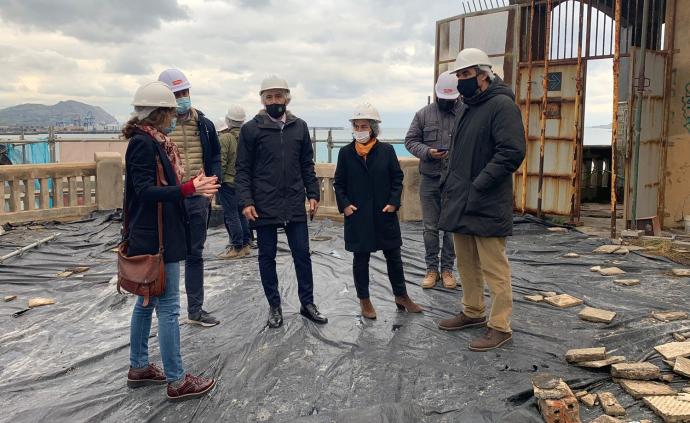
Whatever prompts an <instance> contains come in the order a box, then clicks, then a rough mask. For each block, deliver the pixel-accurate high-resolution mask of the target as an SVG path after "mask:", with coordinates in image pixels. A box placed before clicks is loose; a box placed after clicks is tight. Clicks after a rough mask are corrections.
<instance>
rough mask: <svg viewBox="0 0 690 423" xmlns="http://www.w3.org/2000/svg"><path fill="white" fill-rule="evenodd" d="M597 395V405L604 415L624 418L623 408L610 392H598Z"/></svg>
mask: <svg viewBox="0 0 690 423" xmlns="http://www.w3.org/2000/svg"><path fill="white" fill-rule="evenodd" d="M597 395H598V397H599V403H601V408H603V409H604V413H606V415H608V416H614V417H618V416H625V408H623V406H622V405H620V403H619V402H618V400H617V399H616V397H615V396H613V394H612V393H611V392H599V394H597Z"/></svg>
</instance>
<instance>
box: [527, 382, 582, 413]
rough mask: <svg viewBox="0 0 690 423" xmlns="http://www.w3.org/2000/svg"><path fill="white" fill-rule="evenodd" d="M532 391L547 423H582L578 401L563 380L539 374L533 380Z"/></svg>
mask: <svg viewBox="0 0 690 423" xmlns="http://www.w3.org/2000/svg"><path fill="white" fill-rule="evenodd" d="M532 389H533V391H534V397H535V398H537V405H538V407H539V411H540V412H541V414H542V417H543V418H544V421H545V422H546V423H581V420H580V406H579V403H578V399H577V397H576V396H575V394H573V391H572V390H571V389H570V387H569V386H568V384H567V383H565V382H564V381H563V379H561V378H559V377H557V376H554V375H551V374H548V373H539V374H537V375H536V376H534V377H533V378H532Z"/></svg>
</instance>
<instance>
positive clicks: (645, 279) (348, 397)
mask: <svg viewBox="0 0 690 423" xmlns="http://www.w3.org/2000/svg"><path fill="white" fill-rule="evenodd" d="M119 225H120V223H119V222H118V221H115V220H113V219H112V218H111V216H108V215H97V216H96V217H95V218H93V219H91V220H87V221H82V222H75V223H63V224H50V225H43V226H41V227H21V228H17V229H14V230H12V231H9V232H8V233H7V234H5V235H3V236H1V237H0V254H6V253H8V252H10V251H12V250H13V249H14V248H16V247H17V246H23V245H26V244H29V243H30V242H31V241H32V240H36V239H41V238H44V237H46V236H48V235H51V234H53V233H57V232H59V233H60V236H59V237H57V238H56V239H55V240H53V241H51V242H49V243H47V244H45V245H43V246H41V247H39V248H37V249H34V250H31V251H29V252H26V253H25V254H24V255H23V256H21V257H16V258H13V259H10V260H8V261H7V262H6V263H4V264H2V265H0V292H1V294H2V296H3V297H4V296H6V295H17V296H18V299H16V300H14V301H12V302H8V303H4V302H0V322H1V323H0V398H2V412H1V413H0V421H12V422H34V421H35V422H38V421H41V422H43V421H55V422H62V421H69V422H73V421H113V422H115V421H117V422H141V421H168V422H180V421H195V422H218V421H227V422H255V421H261V422H264V421H265V422H290V421H294V422H304V423H314V422H347V423H352V422H362V423H370V422H397V423H400V422H410V423H412V422H414V423H418V422H472V423H481V422H503V421H505V422H513V423H519V422H538V421H541V418H540V416H539V412H538V410H537V408H536V402H535V400H534V398H533V396H532V387H531V382H530V378H531V377H532V376H534V375H535V374H536V373H537V372H549V373H552V374H555V375H558V376H561V377H562V378H563V379H565V380H566V381H567V382H568V383H569V384H570V385H571V387H572V388H573V389H575V390H579V389H589V390H591V391H594V392H597V391H601V390H610V391H611V392H613V393H614V394H615V395H616V396H617V397H618V399H619V401H620V402H621V403H622V404H623V405H624V406H625V407H626V409H627V412H628V418H629V419H641V418H648V419H652V421H659V420H658V419H657V418H656V417H655V416H654V415H653V414H652V413H651V412H650V411H649V410H648V409H646V408H645V407H644V406H643V405H642V404H641V402H640V401H635V400H633V399H632V397H630V396H628V395H627V394H625V393H623V392H622V391H621V390H620V388H619V387H618V385H616V384H614V383H613V382H612V380H611V378H610V375H609V374H608V371H607V370H606V369H602V370H589V369H582V368H578V367H574V366H571V365H568V364H567V363H566V362H565V360H564V354H565V352H566V350H568V349H570V348H579V347H590V346H606V347H607V349H608V350H609V351H611V352H614V353H615V354H616V355H625V356H626V357H628V359H629V360H631V361H632V360H639V359H642V358H645V357H651V356H650V353H651V352H653V347H654V346H655V345H658V344H661V343H664V342H670V341H671V340H672V339H671V334H672V333H673V332H675V331H679V330H689V329H690V324H689V323H688V321H678V322H670V323H663V322H660V321H656V320H654V319H651V318H650V317H649V315H650V312H652V311H660V310H687V308H688V306H687V304H688V303H687V299H688V296H689V295H688V294H690V285H689V284H690V280H688V279H687V278H686V279H683V278H676V277H673V276H672V275H671V274H670V272H669V270H670V269H671V268H672V267H673V264H672V263H670V262H667V261H665V260H662V259H656V258H651V257H644V256H643V255H640V254H628V255H625V256H619V255H597V254H593V253H592V250H593V249H594V248H596V247H597V246H599V245H601V244H602V243H604V240H602V239H595V238H588V237H587V236H585V235H583V234H580V233H578V232H574V231H570V232H568V233H566V234H559V233H552V232H549V231H547V230H546V228H545V227H544V226H543V225H542V224H540V223H539V222H536V221H531V220H525V219H522V218H516V225H515V236H514V237H512V238H510V239H509V242H508V253H509V257H510V262H511V266H512V272H513V287H514V300H515V301H514V312H513V329H514V339H513V341H512V343H510V344H509V345H508V346H506V347H505V348H502V349H499V350H495V351H491V352H487V353H474V352H470V351H469V350H468V349H467V344H468V342H469V340H470V339H471V338H473V337H475V336H478V335H480V334H481V333H482V331H483V329H481V328H478V329H470V330H466V331H460V332H443V331H440V330H439V329H437V327H436V323H437V321H438V320H439V319H442V318H446V317H449V316H450V315H451V314H452V313H456V312H457V311H458V310H459V300H460V296H461V288H458V289H456V290H453V291H450V290H446V289H443V288H436V289H433V290H422V289H421V288H420V287H419V286H418V283H419V282H420V281H421V279H422V277H423V274H424V272H425V265H424V245H423V241H422V231H423V229H422V226H421V224H420V223H404V224H402V231H403V239H404V246H403V260H404V263H405V274H406V278H407V280H408V284H407V286H408V292H409V294H410V296H411V297H412V298H413V299H414V300H415V301H416V302H418V303H419V304H421V305H422V306H423V307H424V308H425V310H426V311H425V313H424V314H423V315H412V314H407V313H404V312H402V313H401V312H398V311H397V310H396V308H395V304H394V302H393V296H392V293H391V289H390V286H389V284H388V282H387V277H386V266H385V261H384V260H383V257H382V255H381V254H380V253H377V254H375V255H373V256H372V260H371V285H372V286H371V295H372V301H373V303H374V306H375V307H376V310H377V312H378V320H375V321H370V320H363V319H362V318H360V316H359V304H358V301H357V298H356V295H355V290H354V286H353V282H352V271H351V260H352V256H351V254H350V253H348V252H346V251H345V249H344V243H343V239H342V226H341V225H340V224H338V223H331V222H329V221H319V222H313V223H311V224H310V231H311V235H312V236H317V239H326V240H323V241H312V242H311V248H312V250H313V253H312V260H313V268H314V277H315V298H316V303H317V304H318V305H319V307H320V309H321V310H322V311H323V312H324V313H325V314H327V315H328V317H329V319H330V322H329V323H328V324H327V325H323V326H319V325H316V324H314V323H312V322H310V321H308V320H306V319H304V318H303V317H302V316H301V315H299V313H298V310H299V302H298V299H297V284H296V280H295V273H294V267H293V265H292V261H291V258H290V255H289V250H288V248H287V242H286V240H285V237H284V235H282V234H281V236H280V237H279V252H278V254H279V257H278V259H277V263H278V276H279V279H280V292H281V295H282V299H283V312H284V315H285V324H284V326H283V327H282V328H280V329H267V328H266V327H265V320H266V317H267V311H268V306H267V303H266V300H265V298H264V294H263V290H262V287H261V284H260V279H259V273H258V264H257V258H256V254H257V253H256V251H255V250H254V251H253V252H252V256H251V257H249V258H245V259H241V260H237V261H226V260H220V259H216V258H215V255H216V254H217V253H219V252H221V251H222V250H223V248H224V247H225V246H226V244H227V234H226V233H225V229H224V228H222V227H219V228H212V229H210V232H209V240H208V243H207V245H206V251H205V255H206V266H205V269H206V273H205V274H206V284H205V286H206V301H205V308H206V309H207V310H208V311H210V312H212V313H213V314H214V315H215V316H217V317H218V318H219V319H220V320H221V324H220V325H219V326H216V327H214V328H210V329H203V328H200V327H197V326H191V325H189V324H187V323H186V312H185V308H186V298H185V295H184V289H183V287H184V283H181V284H180V285H181V289H182V293H181V298H182V301H181V302H182V316H181V319H180V324H181V345H182V355H183V360H184V365H185V368H186V370H187V371H189V372H191V373H194V374H203V375H206V376H212V377H215V378H217V379H218V385H217V387H216V388H215V389H214V391H213V392H212V393H211V394H210V395H209V396H208V397H205V398H203V399H200V400H191V401H187V402H183V403H175V404H173V403H169V402H167V401H166V399H165V389H164V387H161V386H154V387H146V388H141V389H137V390H131V389H129V388H127V386H126V385H125V381H126V373H127V369H128V365H129V321H130V315H131V309H132V307H133V304H134V297H133V296H131V295H121V294H118V293H117V292H116V290H115V284H114V279H113V277H114V275H115V272H116V267H115V253H114V252H113V251H112V249H113V248H114V247H115V246H116V243H117V241H118V231H119ZM568 252H576V253H579V254H580V257H578V258H565V257H564V254H565V253H568ZM602 264H612V265H615V266H618V267H620V268H621V269H623V270H625V271H626V272H627V274H626V275H625V277H628V278H638V279H641V281H642V283H641V284H640V285H638V286H632V287H620V286H617V285H615V284H613V279H614V278H610V277H604V276H600V275H599V274H596V273H593V272H591V271H590V267H591V266H594V265H602ZM76 266H88V267H89V268H90V269H89V270H88V271H87V272H84V273H78V274H74V275H71V276H68V277H58V276H56V275H57V274H58V273H59V272H61V271H64V270H65V269H67V268H73V267H76ZM676 267H677V266H676ZM536 291H556V292H558V293H568V294H571V295H574V296H576V297H578V298H582V299H583V300H584V301H585V304H586V305H589V306H593V307H598V308H603V309H607V310H612V311H615V312H617V313H618V315H617V316H616V318H615V319H614V320H613V322H612V323H611V324H597V323H590V322H584V321H582V320H579V319H578V317H577V312H578V311H579V310H580V309H581V307H575V308H570V309H557V308H554V307H551V306H548V305H545V304H537V303H531V302H528V301H526V300H524V299H523V296H524V295H525V294H531V293H534V292H536ZM30 297H52V298H54V299H55V300H56V304H54V305H49V306H44V307H40V308H35V309H31V310H29V311H27V312H25V313H23V314H20V315H19V317H16V318H13V317H11V315H12V314H13V313H16V312H20V311H21V310H22V309H25V308H26V303H27V299H28V298H30ZM488 301H489V299H488V296H487V302H488ZM155 328H156V324H155V321H154V324H153V328H152V337H153V339H152V340H151V342H150V345H151V360H152V361H155V362H157V363H160V356H159V351H158V345H157V342H156V339H155V333H156V329H155ZM650 360H651V361H652V362H654V363H655V364H658V365H660V366H661V367H662V368H664V369H666V367H665V365H664V364H662V363H661V359H660V358H659V357H658V356H654V357H651V358H650ZM686 383H687V381H682V380H681V378H679V377H677V378H676V379H675V381H674V382H673V383H672V386H674V387H676V388H679V387H681V386H683V385H684V384H686ZM599 414H601V411H600V409H598V408H594V409H587V408H585V407H582V417H583V421H589V420H590V419H591V418H593V417H595V416H597V415H599Z"/></svg>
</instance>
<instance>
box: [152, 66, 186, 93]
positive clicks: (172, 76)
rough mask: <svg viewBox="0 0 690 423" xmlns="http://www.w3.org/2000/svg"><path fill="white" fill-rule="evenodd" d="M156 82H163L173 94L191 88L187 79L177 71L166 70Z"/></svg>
mask: <svg viewBox="0 0 690 423" xmlns="http://www.w3.org/2000/svg"><path fill="white" fill-rule="evenodd" d="M158 80H159V81H160V82H163V83H164V84H165V85H167V86H168V88H170V90H171V91H172V92H174V93H176V92H178V91H182V90H188V89H190V88H191V87H192V84H190V83H189V80H188V79H187V77H186V76H185V75H184V74H183V73H182V71H181V70H179V69H166V70H164V71H163V72H161V74H160V75H159V76H158Z"/></svg>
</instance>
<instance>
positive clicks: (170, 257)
mask: <svg viewBox="0 0 690 423" xmlns="http://www.w3.org/2000/svg"><path fill="white" fill-rule="evenodd" d="M156 157H159V158H160V160H161V164H162V165H163V171H164V175H165V180H166V182H167V183H168V186H160V187H158V186H156ZM125 169H126V170H125V202H124V208H125V209H126V213H128V219H129V249H128V251H127V254H128V255H129V256H137V255H141V254H156V253H158V214H157V213H158V202H159V201H160V202H162V203H163V248H164V251H163V261H165V262H166V263H171V262H176V261H180V260H184V259H185V258H186V257H187V228H188V226H187V224H186V221H187V217H186V213H185V211H184V207H183V204H182V191H181V189H180V186H179V185H177V178H176V176H175V172H174V170H173V168H172V165H171V164H170V161H169V160H168V157H167V155H166V154H165V150H163V147H162V146H161V144H160V143H158V142H157V141H155V140H154V139H153V138H151V137H150V136H149V135H147V134H145V133H143V132H140V133H138V134H136V135H135V136H133V137H132V138H130V140H129V144H128V145H127V152H126V153H125Z"/></svg>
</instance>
